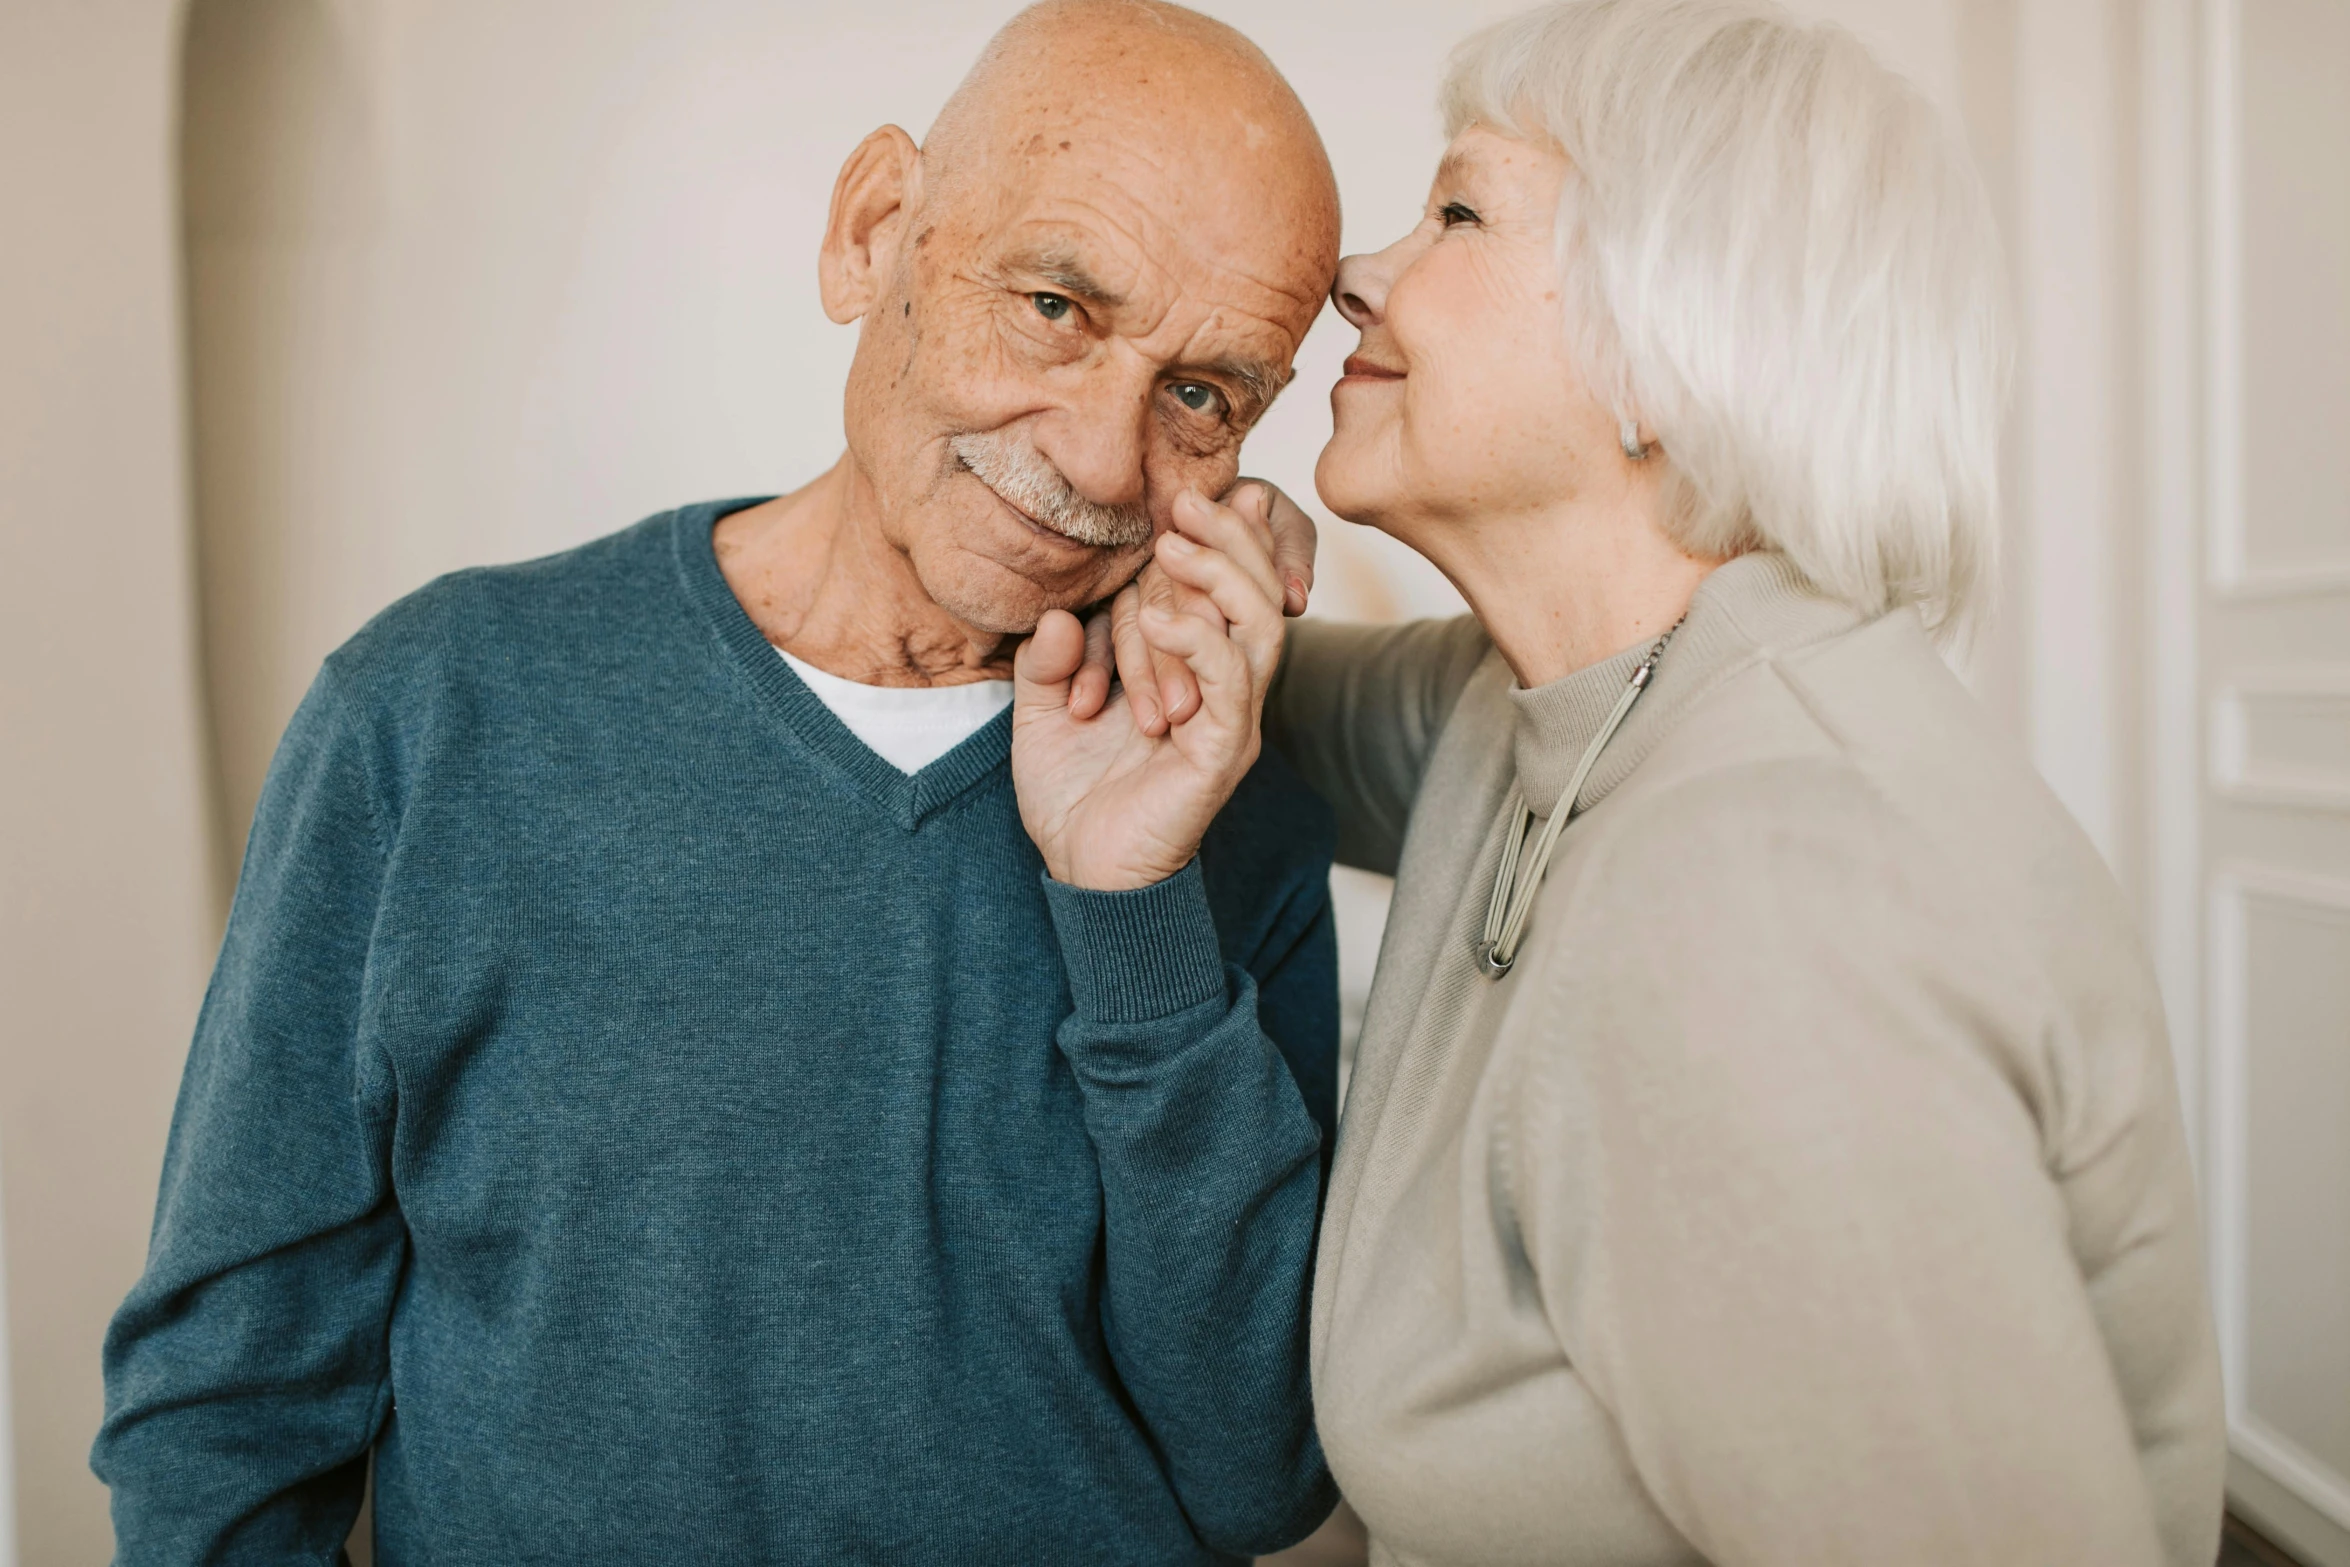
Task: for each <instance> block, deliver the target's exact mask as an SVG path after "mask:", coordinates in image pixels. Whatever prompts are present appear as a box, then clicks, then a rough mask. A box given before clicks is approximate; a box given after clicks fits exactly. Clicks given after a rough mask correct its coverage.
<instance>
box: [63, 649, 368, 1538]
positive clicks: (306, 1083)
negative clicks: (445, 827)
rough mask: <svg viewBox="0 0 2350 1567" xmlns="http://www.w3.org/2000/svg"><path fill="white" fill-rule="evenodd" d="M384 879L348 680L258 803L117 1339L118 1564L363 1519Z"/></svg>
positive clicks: (329, 696) (343, 1531) (291, 734)
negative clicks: (371, 1041) (365, 1019)
mask: <svg viewBox="0 0 2350 1567" xmlns="http://www.w3.org/2000/svg"><path fill="white" fill-rule="evenodd" d="M381 865H382V851H381V845H380V843H379V840H378V837H377V829H376V818H375V814H374V811H373V807H372V804H371V794H370V789H369V783H368V772H367V767H366V762H365V748H364V746H363V745H362V743H361V738H360V734H359V731H358V730H357V728H356V726H355V725H354V724H353V723H352V722H350V721H349V719H348V718H347V716H346V710H345V706H344V704H343V702H342V701H341V700H339V699H338V697H337V695H336V691H335V688H334V683H333V680H332V676H331V669H330V673H328V674H322V675H321V676H320V678H319V681H318V683H317V684H316V685H315V686H313V687H312V689H311V692H310V694H309V696H308V697H307V698H306V699H305V700H304V702H303V704H302V707H301V709H300V711H299V712H297V713H296V715H295V717H294V720H293V723H292V725H291V726H290V727H289V728H288V730H287V732H286V737H285V740H284V742H283V743H282V744H281V746H280V747H279V750H278V754H277V758H276V760H275V761H274V762H273V764H272V765H271V769H270V775H269V778H268V781H267V783H266V785H265V787H264V789H263V791H262V797H261V802H260V806H259V809H258V811H257V813H256V815H255V819H254V823H253V830H252V835H251V838H250V841H249V843H248V846H247V850H246V856H245V864H244V869H243V873H242V876H241V878H240V880H239V882H238V887H237V895H236V902H235V906H234V908H233V909H232V911H231V913H230V916H229V924H228V933H227V937H226V940H225V942H224V944H223V946H222V950H221V955H220V961H219V966H218V968H217V969H216V971H215V972H214V975H213V979H212V985H211V989H210V990H209V992H208V993H207V995H206V997H205V1001H204V1006H203V1009H202V1012H201V1013H200V1015H199V1017H198V1021H197V1025H196V1034H195V1040H194V1044H193V1047H192V1048H191V1050H190V1052H189V1056H188V1064H187V1070H186V1073H185V1076H184V1077H183V1079H182V1081H181V1086H180V1095H179V1103H178V1107H177V1109H176V1110H175V1112H174V1114H173V1118H172V1127H171V1139H170V1143H169V1146H168V1149H167V1151H166V1154H165V1157H164V1168H163V1185H162V1194H161V1198H160V1200H159V1201H158V1203H157V1206H156V1213H155V1227H154V1232H153V1235H152V1237H151V1239H150V1241H149V1246H148V1254H147V1266H146V1271H145V1273H144V1274H143V1275H142V1276H141V1278H140V1279H139V1281H138V1283H137V1285H136V1286H135V1287H134V1288H133V1289H132V1291H131V1293H130V1296H129V1298H128V1299H127V1300H126V1301H125V1302H124V1303H123V1305H122V1308H121V1310H120V1312H119V1313H118V1314H117V1315H116V1317H115V1319H114V1322H113V1325H112V1327H111V1329H110V1330H109V1332H108V1333H107V1336H106V1346H105V1362H104V1364H105V1377H106V1415H105V1421H104V1424H103V1426H102V1428H101V1430H100V1432H99V1435H98V1441H97V1446H96V1450H95V1452H94V1454H93V1455H92V1465H93V1467H94V1468H95V1469H96V1470H97V1472H98V1474H99V1477H100V1478H101V1479H103V1480H104V1481H105V1482H106V1483H107V1485H108V1486H109V1487H111V1488H112V1491H113V1511H114V1528H115V1536H116V1541H117V1550H118V1555H117V1560H119V1561H122V1562H126V1563H129V1562H136V1563H138V1564H140V1567H168V1564H179V1563H190V1564H192V1563H198V1562H208V1563H209V1562H239V1563H245V1562H250V1563H294V1562H304V1563H315V1562H322V1561H334V1560H336V1559H337V1556H338V1554H339V1551H340V1548H341V1545H342V1542H343V1539H344V1537H345V1536H346V1535H348V1533H349V1532H350V1529H351V1523H352V1519H353V1517H354V1515H355V1514H356V1513H357V1511H358V1508H359V1500H360V1494H361V1491H362V1489H363V1486H364V1484H365V1479H366V1472H367V1453H368V1449H369V1446H370V1445H371V1443H372V1442H373V1441H374V1439H375V1436H376V1434H377V1432H378V1430H379V1429H380V1428H381V1426H382V1424H383V1421H384V1417H385V1414H386V1410H387V1408H388V1405H389V1401H390V1383H389V1373H388V1362H387V1349H386V1334H387V1330H388V1323H389V1321H390V1315H391V1306H392V1298H393V1294H394V1292H395V1290H396V1289H397V1287H398V1284H399V1280H400V1275H401V1269H402V1266H403V1264H404V1262H405V1259H406V1255H407V1245H406V1234H405V1230H404V1228H403V1225H402V1222H401V1217H400V1214H399V1211H398V1209H397V1208H396V1207H395V1206H394V1203H393V1199H392V1195H391V1189H390V1180H389V1176H388V1173H387V1172H388V1152H389V1147H388V1145H389V1141H390V1116H391V1089H390V1077H389V1073H388V1072H387V1071H386V1070H385V1069H384V1068H383V1067H382V1066H381V1064H380V1063H379V1062H376V1061H374V1060H372V1059H371V1058H370V1056H369V1054H368V1052H367V1051H366V1050H364V1049H363V1048H362V1046H361V1043H360V1036H361V992H362V987H363V978H364V975H365V972H366V968H367V958H368V949H369V941H370V933H371V930H372V927H373V923H374V919H375V910H376V902H377V896H378V891H379V888H380V883H381Z"/></svg>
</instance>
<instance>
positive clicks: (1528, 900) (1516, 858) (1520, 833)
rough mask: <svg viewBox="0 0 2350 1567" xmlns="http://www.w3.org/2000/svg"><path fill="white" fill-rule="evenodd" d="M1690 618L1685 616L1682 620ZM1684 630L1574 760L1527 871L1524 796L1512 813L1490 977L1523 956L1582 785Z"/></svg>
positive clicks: (1661, 643) (1634, 681)
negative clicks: (1541, 893) (1544, 882)
mask: <svg viewBox="0 0 2350 1567" xmlns="http://www.w3.org/2000/svg"><path fill="white" fill-rule="evenodd" d="M1686 619H1688V617H1687V616H1686V615H1684V616H1683V617H1682V620H1686ZM1680 629H1681V621H1680V620H1676V621H1674V622H1673V624H1672V625H1671V626H1670V627H1668V628H1667V629H1666V631H1665V634H1664V635H1663V636H1661V637H1658V638H1657V639H1656V645H1655V646H1654V647H1651V648H1650V649H1649V650H1648V656H1647V657H1646V658H1644V659H1642V660H1641V661H1640V666H1639V667H1638V668H1637V669H1634V670H1633V671H1632V678H1631V679H1630V680H1628V681H1626V682H1625V684H1624V694H1623V695H1622V696H1619V697H1617V698H1616V705H1615V710H1614V711H1613V712H1611V713H1609V714H1608V715H1607V721H1606V722H1605V723H1603V724H1601V725H1600V726H1599V733H1597V734H1595V735H1593V736H1592V737H1591V743H1590V744H1589V745H1587V746H1585V747H1584V748H1583V756H1582V759H1581V760H1580V761H1578V762H1577V763H1576V764H1575V776H1574V777H1573V778H1571V779H1569V780H1568V782H1567V787H1566V788H1565V789H1564V790H1563V791H1561V793H1560V795H1559V800H1558V804H1557V805H1556V806H1554V807H1552V808H1551V813H1550V820H1549V821H1547V822H1545V823H1543V827H1542V836H1541V837H1539V838H1538V839H1536V840H1535V843H1534V852H1533V853H1532V854H1531V855H1529V856H1526V858H1525V861H1524V870H1523V872H1521V871H1520V868H1519V865H1520V856H1521V854H1523V853H1524V850H1525V844H1526V829H1527V828H1528V827H1529V826H1530V825H1531V824H1532V822H1533V820H1534V812H1533V810H1532V809H1531V808H1530V807H1528V806H1527V805H1526V803H1525V802H1524V801H1523V800H1522V799H1521V800H1520V801H1519V802H1518V805H1517V808H1516V809H1515V810H1514V811H1512V812H1511V813H1510V829H1509V833H1508V835H1507V836H1506V837H1505V838H1503V839H1502V845H1501V864H1500V865H1499V866H1498V867H1496V868H1495V870H1494V873H1493V895H1492V897H1491V898H1490V899H1488V900H1487V902H1486V905H1485V932H1484V937H1483V939H1482V940H1480V941H1479V942H1478V943H1477V966H1478V967H1479V968H1480V969H1482V970H1483V971H1484V972H1485V974H1486V976H1487V977H1488V978H1491V979H1499V978H1501V977H1502V976H1503V975H1504V974H1507V973H1508V972H1509V971H1510V965H1511V964H1513V963H1515V962H1517V960H1518V944H1519V942H1520V941H1521V940H1523V939H1524V937H1525V934H1526V921H1527V920H1528V919H1529V918H1530V917H1531V916H1532V915H1533V913H1534V895H1535V894H1536V893H1537V892H1539V891H1541V890H1542V878H1543V875H1544V874H1545V873H1546V872H1547V871H1548V870H1549V869H1550V856H1551V853H1552V851H1553V850H1555V849H1556V848H1557V847H1558V841H1559V834H1560V833H1562V832H1564V831H1566V827H1567V822H1568V820H1569V819H1570V818H1571V817H1573V816H1574V814H1575V802H1576V801H1578V800H1579V799H1581V798H1582V796H1583V785H1584V783H1585V782H1586V781H1587V780H1589V778H1590V777H1591V769H1592V768H1594V767H1596V766H1597V765H1598V764H1599V754H1600V753H1601V752H1602V751H1604V750H1606V749H1607V743H1608V742H1609V741H1610V740H1612V739H1614V738H1615V734H1616V730H1617V729H1618V728H1619V727H1621V726H1622V724H1623V722H1624V719H1625V718H1626V716H1628V715H1629V714H1630V713H1631V711H1632V704H1633V703H1635V702H1637V701H1639V700H1640V693H1641V692H1643V691H1645V690H1647V689H1648V682H1649V680H1650V678H1651V677H1652V676H1654V675H1655V674H1656V666H1657V661H1658V660H1659V659H1661V658H1663V657H1664V656H1665V644H1666V643H1668V642H1670V641H1672V640H1673V633H1674V632H1676V631H1678V630H1680Z"/></svg>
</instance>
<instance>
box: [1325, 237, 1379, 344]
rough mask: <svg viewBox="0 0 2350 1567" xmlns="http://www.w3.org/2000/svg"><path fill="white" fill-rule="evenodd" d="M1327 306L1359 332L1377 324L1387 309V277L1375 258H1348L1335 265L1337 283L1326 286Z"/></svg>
mask: <svg viewBox="0 0 2350 1567" xmlns="http://www.w3.org/2000/svg"><path fill="white" fill-rule="evenodd" d="M1330 302H1331V303H1332V304H1334V305H1336V306H1337V307H1338V313H1339V314H1340V315H1342V316H1344V317H1346V322H1347V325H1349V326H1351V327H1354V328H1355V329H1356V330H1358V331H1359V330H1361V329H1363V328H1365V327H1369V326H1373V325H1376V324H1377V323H1378V320H1379V314H1380V312H1381V311H1382V310H1383V309H1385V308H1386V305H1387V276H1386V272H1385V269H1384V268H1382V267H1381V266H1380V265H1379V258H1378V257H1377V256H1348V257H1346V258H1345V259H1344V260H1342V261H1340V262H1339V263H1338V281H1336V282H1335V283H1332V284H1331V285H1330Z"/></svg>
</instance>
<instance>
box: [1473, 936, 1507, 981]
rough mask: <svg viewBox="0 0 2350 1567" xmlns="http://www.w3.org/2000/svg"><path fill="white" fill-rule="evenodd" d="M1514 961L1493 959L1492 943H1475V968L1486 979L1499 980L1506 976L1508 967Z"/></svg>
mask: <svg viewBox="0 0 2350 1567" xmlns="http://www.w3.org/2000/svg"><path fill="white" fill-rule="evenodd" d="M1516 961H1517V959H1516V958H1514V957H1513V958H1511V959H1509V960H1508V961H1507V962H1504V961H1503V960H1502V959H1500V958H1497V957H1495V956H1494V955H1493V943H1492V942H1490V941H1480V942H1478V943H1477V967H1478V969H1479V971H1480V972H1482V973H1483V974H1484V975H1485V977H1486V978H1487V979H1499V978H1501V977H1502V976H1503V975H1504V974H1507V973H1508V972H1509V971H1510V965H1511V964H1513V963H1515V962H1516Z"/></svg>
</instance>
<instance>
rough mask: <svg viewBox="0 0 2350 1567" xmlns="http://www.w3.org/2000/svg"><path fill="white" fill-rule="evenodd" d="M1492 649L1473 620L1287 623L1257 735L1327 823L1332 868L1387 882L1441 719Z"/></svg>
mask: <svg viewBox="0 0 2350 1567" xmlns="http://www.w3.org/2000/svg"><path fill="white" fill-rule="evenodd" d="M1491 650H1492V643H1491V641H1490V640H1488V639H1487V637H1486V635H1485V632H1484V629H1483V628H1482V627H1480V626H1479V625H1478V624H1477V622H1476V620H1475V619H1474V618H1472V617H1469V616H1465V615H1464V616H1462V617H1460V618H1458V619H1455V620H1417V621H1411V622H1408V623H1406V624H1403V625H1395V626H1355V625H1345V624H1341V623H1338V622H1333V621H1322V620H1301V621H1299V622H1297V623H1296V624H1295V625H1293V626H1291V627H1290V630H1289V643H1288V646H1287V647H1286V648H1285V649H1284V650H1283V652H1282V656H1281V670H1280V672H1279V673H1278V674H1277V675H1275V676H1274V678H1273V688H1272V690H1271V692H1270V693H1269V694H1268V695H1267V698H1266V702H1265V738H1266V740H1267V742H1268V743H1270V744H1271V745H1272V746H1274V747H1275V748H1276V749H1277V750H1279V751H1280V752H1281V754H1282V755H1283V756H1284V757H1286V758H1287V759H1288V761H1289V764H1290V765H1291V766H1292V767H1294V768H1296V769H1297V771H1298V772H1299V773H1300V774H1301V775H1303V777H1304V778H1305V780H1306V782H1307V783H1309V784H1311V785H1312V786H1313V787H1314V789H1315V791H1316V792H1317V793H1319V794H1320V795H1321V796H1322V798H1324V799H1325V800H1328V801H1329V802H1330V805H1331V808H1332V809H1333V810H1334V811H1336V812H1337V815H1338V860H1339V863H1340V864H1342V865H1353V866H1357V867H1359V868H1361V869H1363V870H1368V871H1377V872H1379V873H1380V874H1381V875H1385V876H1392V875H1394V874H1395V867H1396V862H1397V860H1398V859H1400V858H1401V857H1402V854H1403V836H1404V829H1405V827H1406V826H1408V825H1409V824H1410V822H1411V815H1412V802H1413V801H1414V800H1415V799H1417V798H1418V797H1419V793H1420V779H1421V777H1422V775H1423V774H1425V773H1426V771H1427V768H1428V758H1429V755H1430V753H1432V752H1433V751H1434V750H1435V749H1436V740H1437V737H1438V735H1440V734H1441V733H1442V732H1443V729H1444V721H1445V720H1446V719H1447V718H1448V717H1450V716H1451V714H1452V710H1453V706H1454V704H1455V703H1457V702H1458V701H1459V700H1460V695H1461V690H1462V688H1463V687H1464V686H1466V685H1467V684H1468V683H1469V677H1470V675H1472V674H1474V673H1475V672H1476V669H1477V666H1478V665H1479V664H1480V663H1482V662H1484V660H1485V656H1486V654H1487V653H1488V652H1490V651H1491Z"/></svg>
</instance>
